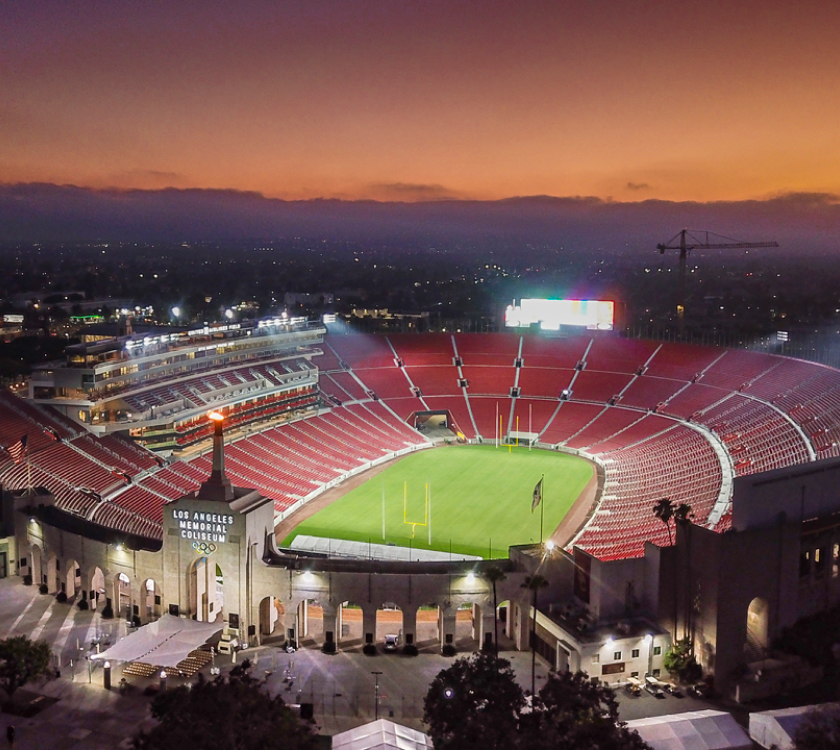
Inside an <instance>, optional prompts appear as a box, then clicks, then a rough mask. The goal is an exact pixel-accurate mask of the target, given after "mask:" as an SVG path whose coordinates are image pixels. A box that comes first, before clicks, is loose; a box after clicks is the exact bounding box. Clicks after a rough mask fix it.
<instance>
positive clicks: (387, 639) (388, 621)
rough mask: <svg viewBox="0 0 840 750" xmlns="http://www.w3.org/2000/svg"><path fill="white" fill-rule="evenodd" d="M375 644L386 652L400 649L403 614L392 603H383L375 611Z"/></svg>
mask: <svg viewBox="0 0 840 750" xmlns="http://www.w3.org/2000/svg"><path fill="white" fill-rule="evenodd" d="M376 643H378V644H382V645H384V646H385V649H386V650H392V649H396V648H399V647H402V646H403V645H404V644H403V613H402V610H401V609H400V608H399V607H398V606H397V605H396V604H394V603H393V602H385V603H384V604H383V605H382V606H381V607H379V609H377V610H376Z"/></svg>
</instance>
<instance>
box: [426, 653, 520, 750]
mask: <svg viewBox="0 0 840 750" xmlns="http://www.w3.org/2000/svg"><path fill="white" fill-rule="evenodd" d="M523 705H524V695H523V693H522V688H520V687H519V685H518V684H517V682H516V679H515V676H514V673H513V669H512V668H511V666H510V662H509V661H507V660H506V659H499V658H497V657H496V656H495V655H491V654H473V655H472V656H470V657H467V658H463V659H458V660H457V661H455V662H454V663H453V664H452V666H451V667H449V668H448V669H444V670H443V671H442V672H440V673H439V674H438V675H437V677H435V679H434V680H432V683H431V685H430V686H429V692H428V693H427V694H426V698H425V700H424V703H423V708H424V716H423V720H424V721H425V722H426V723H427V724H428V725H429V735H430V736H431V738H432V741H433V742H434V745H435V748H437V750H444V749H447V750H448V748H453V750H454V749H455V748H458V749H459V750H460V749H461V748H463V749H465V750H466V749H467V748H473V747H475V748H483V750H493V749H494V748H499V750H501V748H512V747H515V743H516V739H517V731H518V714H519V711H520V710H521V708H522V706H523Z"/></svg>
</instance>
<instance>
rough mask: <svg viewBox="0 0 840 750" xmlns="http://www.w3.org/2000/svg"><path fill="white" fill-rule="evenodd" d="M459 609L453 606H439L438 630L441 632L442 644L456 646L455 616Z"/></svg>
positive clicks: (442, 645)
mask: <svg viewBox="0 0 840 750" xmlns="http://www.w3.org/2000/svg"><path fill="white" fill-rule="evenodd" d="M456 614H457V609H455V607H453V606H451V605H450V606H447V607H438V632H439V633H440V646H441V648H443V647H444V646H446V645H451V646H453V647H454V646H455V616H456Z"/></svg>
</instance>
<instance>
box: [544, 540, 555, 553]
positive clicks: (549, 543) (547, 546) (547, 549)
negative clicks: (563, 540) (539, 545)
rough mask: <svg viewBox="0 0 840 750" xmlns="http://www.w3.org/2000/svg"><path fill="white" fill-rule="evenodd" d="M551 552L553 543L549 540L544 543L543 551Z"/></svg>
mask: <svg viewBox="0 0 840 750" xmlns="http://www.w3.org/2000/svg"><path fill="white" fill-rule="evenodd" d="M553 550H554V542H553V541H551V539H549V540H548V541H547V542H546V543H545V551H546V552H552V551H553Z"/></svg>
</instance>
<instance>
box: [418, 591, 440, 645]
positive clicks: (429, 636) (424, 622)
mask: <svg viewBox="0 0 840 750" xmlns="http://www.w3.org/2000/svg"><path fill="white" fill-rule="evenodd" d="M439 626H440V608H439V607H438V605H437V604H434V603H432V604H425V605H423V606H421V607H418V608H417V625H416V628H417V643H416V646H417V648H418V649H419V650H420V651H427V652H428V653H436V652H438V651H439V650H440V627H439Z"/></svg>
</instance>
